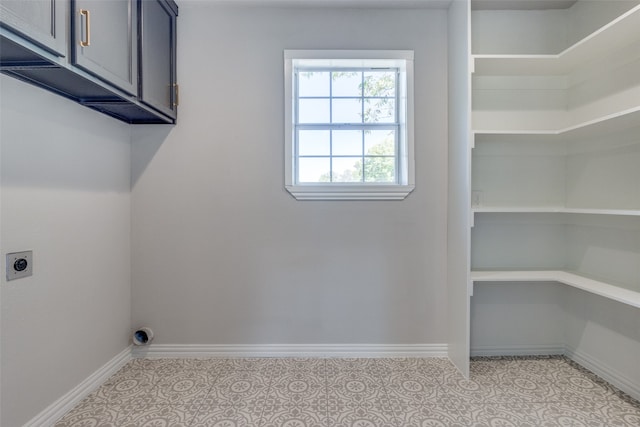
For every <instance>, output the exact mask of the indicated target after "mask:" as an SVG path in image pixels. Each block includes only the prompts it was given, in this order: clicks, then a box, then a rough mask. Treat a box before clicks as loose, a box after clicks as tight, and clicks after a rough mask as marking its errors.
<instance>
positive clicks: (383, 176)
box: [364, 157, 396, 183]
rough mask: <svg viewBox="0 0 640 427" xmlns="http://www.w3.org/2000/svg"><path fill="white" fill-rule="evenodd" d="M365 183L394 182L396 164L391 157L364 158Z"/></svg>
mask: <svg viewBox="0 0 640 427" xmlns="http://www.w3.org/2000/svg"><path fill="white" fill-rule="evenodd" d="M364 180H365V182H392V183H393V182H396V162H395V158H393V157H365V158H364Z"/></svg>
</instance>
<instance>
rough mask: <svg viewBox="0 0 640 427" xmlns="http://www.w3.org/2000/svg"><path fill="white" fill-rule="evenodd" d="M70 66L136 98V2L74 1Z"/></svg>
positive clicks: (106, 0)
mask: <svg viewBox="0 0 640 427" xmlns="http://www.w3.org/2000/svg"><path fill="white" fill-rule="evenodd" d="M72 4H73V19H72V22H73V23H74V25H73V26H74V28H73V48H72V54H73V61H72V62H73V64H74V65H75V66H77V67H79V68H82V69H83V70H85V71H87V72H89V73H91V74H93V75H94V76H96V77H98V78H100V79H102V80H104V81H106V82H108V83H110V84H112V85H113V86H116V87H118V88H120V89H122V90H123V91H125V92H127V93H129V94H131V95H136V94H137V89H138V73H137V71H138V64H137V62H138V48H137V25H136V22H137V13H138V9H137V7H136V4H135V0H74V1H73V3H72Z"/></svg>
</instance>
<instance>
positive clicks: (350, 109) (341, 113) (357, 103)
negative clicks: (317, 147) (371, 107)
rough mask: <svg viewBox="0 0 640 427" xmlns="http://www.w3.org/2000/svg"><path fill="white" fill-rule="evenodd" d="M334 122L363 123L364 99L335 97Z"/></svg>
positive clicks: (333, 102) (333, 104) (333, 103)
mask: <svg viewBox="0 0 640 427" xmlns="http://www.w3.org/2000/svg"><path fill="white" fill-rule="evenodd" d="M331 102H332V108H333V112H332V114H333V117H332V120H331V122H332V123H362V101H361V100H360V99H359V98H356V99H333V100H332V101H331Z"/></svg>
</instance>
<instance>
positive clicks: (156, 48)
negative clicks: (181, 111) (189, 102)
mask: <svg viewBox="0 0 640 427" xmlns="http://www.w3.org/2000/svg"><path fill="white" fill-rule="evenodd" d="M139 7H140V10H139V14H140V20H139V27H138V31H139V33H140V42H141V49H140V64H139V66H140V99H141V100H142V102H144V103H145V104H146V105H149V106H150V107H153V108H155V109H157V110H159V111H161V112H162V113H164V114H166V115H168V116H169V117H173V118H175V117H176V115H177V109H178V85H177V79H176V16H177V14H178V10H177V8H176V6H175V3H173V2H169V1H166V0H143V1H140V2H139Z"/></svg>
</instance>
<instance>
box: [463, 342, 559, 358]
mask: <svg viewBox="0 0 640 427" xmlns="http://www.w3.org/2000/svg"><path fill="white" fill-rule="evenodd" d="M563 354H565V347H564V345H563V344H551V345H546V344H545V345H510V346H491V345H484V346H474V347H471V357H475V356H548V355H563Z"/></svg>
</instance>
